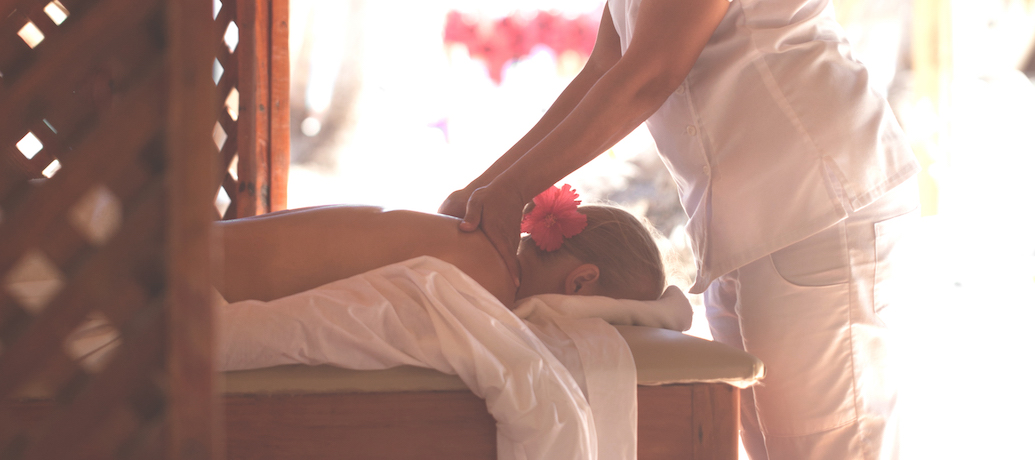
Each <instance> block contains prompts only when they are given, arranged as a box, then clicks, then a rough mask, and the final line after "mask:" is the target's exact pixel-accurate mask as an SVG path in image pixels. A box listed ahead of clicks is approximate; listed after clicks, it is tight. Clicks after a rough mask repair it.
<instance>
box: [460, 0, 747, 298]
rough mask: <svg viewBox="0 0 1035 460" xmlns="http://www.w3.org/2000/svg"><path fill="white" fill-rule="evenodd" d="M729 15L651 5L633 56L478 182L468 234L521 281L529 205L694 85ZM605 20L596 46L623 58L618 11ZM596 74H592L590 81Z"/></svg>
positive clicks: (701, 1) (697, 1) (678, 4)
mask: <svg viewBox="0 0 1035 460" xmlns="http://www.w3.org/2000/svg"><path fill="white" fill-rule="evenodd" d="M728 8H729V2H728V0H643V2H642V3H641V6H640V12H639V16H638V18H637V20H636V25H635V27H636V29H635V33H634V34H633V37H632V38H631V41H630V43H629V47H628V49H627V50H626V52H625V54H623V55H621V58H620V59H618V60H617V61H615V62H614V64H613V65H611V66H609V67H608V68H607V70H606V71H605V72H604V73H603V74H600V75H599V78H596V79H595V81H592V84H591V85H590V86H589V88H588V90H586V91H585V92H584V93H583V95H582V97H581V98H580V99H579V100H578V103H577V104H575V106H574V107H571V108H570V109H569V110H567V111H566V114H564V115H563V118H562V119H560V120H559V121H556V123H555V124H553V125H552V129H549V132H548V133H546V134H545V135H543V136H542V137H541V138H539V139H538V142H536V143H535V145H534V146H531V147H530V148H528V150H527V151H526V152H524V153H523V154H521V153H520V151H519V150H515V149H511V152H508V154H511V155H512V157H510V158H506V159H501V160H500V161H499V162H497V163H498V164H494V165H493V167H492V168H490V171H486V173H485V174H483V175H482V176H483V177H480V178H479V179H478V180H476V182H479V183H481V182H485V180H486V179H488V183H487V184H485V185H483V186H481V187H479V188H477V189H475V190H473V191H472V192H471V195H470V199H469V200H468V202H467V206H466V210H465V212H464V221H463V223H462V224H461V229H463V230H465V231H472V230H473V229H475V228H478V227H480V228H481V229H482V231H484V232H485V234H486V235H487V236H488V238H489V240H490V241H492V243H493V245H494V246H495V247H496V249H497V251H498V252H499V253H500V255H501V256H502V257H503V258H504V259H505V260H506V261H507V267H508V268H509V269H510V271H511V274H512V276H513V278H514V279H515V280H517V279H518V276H517V275H518V267H517V260H516V258H515V257H514V256H513V254H515V253H516V249H517V245H518V242H519V234H520V232H519V227H520V219H521V211H522V209H523V207H524V205H525V203H527V202H529V201H531V199H532V198H533V197H534V196H536V195H537V194H538V193H540V192H542V191H543V190H545V189H546V188H547V187H549V186H550V185H553V184H554V183H556V182H557V181H558V180H560V179H562V178H563V177H564V176H566V175H568V174H569V173H571V172H572V171H574V170H576V169H578V168H579V167H581V166H582V165H584V164H586V163H587V162H588V161H589V160H591V159H593V158H595V157H596V156H597V155H599V154H600V153H602V152H603V151H605V150H606V149H607V148H609V147H610V146H612V145H614V143H615V142H617V141H618V140H620V139H622V138H623V137H625V135H627V134H628V133H629V132H631V131H632V130H633V129H635V128H636V127H637V126H639V125H640V124H641V123H643V121H645V120H646V119H647V118H648V117H649V116H650V115H651V114H653V113H654V112H655V111H657V109H658V108H659V107H661V104H663V103H664V102H665V99H667V98H668V97H669V95H671V94H672V92H673V91H674V90H675V88H676V87H677V86H678V85H679V84H681V83H682V81H683V79H685V78H686V75H687V74H688V73H689V72H690V69H691V68H692V67H693V65H694V63H695V62H696V61H697V58H698V56H700V54H701V51H702V50H703V49H704V46H705V44H707V42H708V40H709V38H710V37H711V34H712V33H713V32H714V31H715V28H716V27H718V25H719V22H721V21H722V18H723V16H724V15H725V14H726V10H727V9H728ZM605 13H606V14H605V19H606V21H602V22H601V30H602V31H603V32H604V33H603V34H602V35H601V36H598V41H597V44H596V46H603V47H605V49H604V50H602V51H601V53H600V54H599V56H601V57H602V58H603V57H607V56H613V55H614V52H615V50H619V51H620V44H619V42H618V35H617V32H616V31H615V29H614V26H613V24H612V23H611V18H610V12H609V11H608V10H605ZM605 29H606V30H605ZM594 54H597V50H596V49H595V48H594ZM601 62H603V63H606V62H607V61H606V60H604V59H602V61H601ZM593 75H595V74H594V73H593V72H592V71H591V72H590V73H589V74H587V78H586V80H590V79H591V78H590V77H591V76H593ZM573 83H575V82H573ZM586 84H587V81H580V82H579V83H578V85H580V86H579V87H578V88H577V89H575V90H573V92H572V93H571V94H572V95H575V94H579V93H580V92H581V91H582V90H581V88H582V87H583V86H584V85H586ZM566 104H570V101H569V102H566ZM563 107H567V105H565V106H562V108H559V110H558V115H557V117H560V115H559V114H561V113H563V112H565V110H563ZM553 120H554V119H551V121H553ZM541 124H543V125H544V126H543V127H542V128H541V129H540V130H538V131H537V132H538V133H543V132H545V131H546V130H547V127H549V126H551V123H544V122H541ZM538 126H539V125H537V127H538ZM534 129H535V128H534ZM526 137H529V141H528V143H525V144H522V145H527V144H530V143H531V142H532V141H533V140H535V139H536V138H537V137H536V136H535V135H532V134H531V133H530V135H529V136H526ZM522 141H524V139H522ZM501 169H502V171H500V170H501ZM496 171H499V172H498V173H496V174H493V173H494V172H496Z"/></svg>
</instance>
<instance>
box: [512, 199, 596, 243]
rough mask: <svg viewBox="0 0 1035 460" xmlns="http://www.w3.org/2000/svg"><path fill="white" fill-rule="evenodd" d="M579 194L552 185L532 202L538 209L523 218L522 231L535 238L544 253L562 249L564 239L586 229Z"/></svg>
mask: <svg viewBox="0 0 1035 460" xmlns="http://www.w3.org/2000/svg"><path fill="white" fill-rule="evenodd" d="M578 197H579V195H578V194H577V193H575V190H573V189H572V188H571V186H570V185H568V184H564V186H562V187H561V188H557V187H556V186H552V187H550V188H548V189H546V191H544V192H543V193H540V194H539V196H537V197H535V198H534V199H532V202H533V203H535V208H533V209H532V212H530V213H528V214H525V216H524V217H523V218H522V219H521V231H522V232H525V233H528V234H529V235H531V236H532V240H533V241H535V244H536V246H538V247H539V249H542V250H544V251H556V250H558V249H560V247H561V243H562V242H563V241H564V238H571V237H573V236H575V235H578V234H579V232H581V231H582V229H584V228H586V215H585V214H582V213H580V212H579V211H578V204H579V203H582V201H581V200H577V199H576V198H578Z"/></svg>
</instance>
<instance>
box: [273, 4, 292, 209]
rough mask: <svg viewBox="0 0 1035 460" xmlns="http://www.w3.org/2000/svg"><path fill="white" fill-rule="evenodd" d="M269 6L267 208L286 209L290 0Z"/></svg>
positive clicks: (289, 114) (289, 116) (289, 151)
mask: <svg viewBox="0 0 1035 460" xmlns="http://www.w3.org/2000/svg"><path fill="white" fill-rule="evenodd" d="M272 3H273V4H272V7H271V9H270V12H271V14H270V19H271V21H270V167H269V169H270V179H269V184H270V200H269V210H270V211H280V210H282V209H287V182H288V168H289V166H290V163H291V102H290V96H291V75H290V74H291V56H290V54H291V53H290V52H289V51H290V50H289V46H288V23H289V22H288V19H289V18H288V10H289V4H290V1H289V0H272Z"/></svg>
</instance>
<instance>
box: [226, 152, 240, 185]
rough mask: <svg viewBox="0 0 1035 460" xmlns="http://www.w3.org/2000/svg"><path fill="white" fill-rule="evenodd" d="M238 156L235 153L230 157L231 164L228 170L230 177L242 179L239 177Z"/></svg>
mask: <svg viewBox="0 0 1035 460" xmlns="http://www.w3.org/2000/svg"><path fill="white" fill-rule="evenodd" d="M237 158H238V157H237V155H234V157H233V158H231V159H230V166H228V167H227V168H226V172H227V173H229V174H230V177H233V178H234V180H240V179H238V178H237Z"/></svg>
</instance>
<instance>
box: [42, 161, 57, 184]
mask: <svg viewBox="0 0 1035 460" xmlns="http://www.w3.org/2000/svg"><path fill="white" fill-rule="evenodd" d="M59 169H61V162H60V161H57V160H56V159H55V160H54V161H51V162H50V164H49V165H47V167H46V168H43V176H44V177H46V178H48V179H49V178H51V177H54V174H55V173H57V172H58V170H59Z"/></svg>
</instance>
